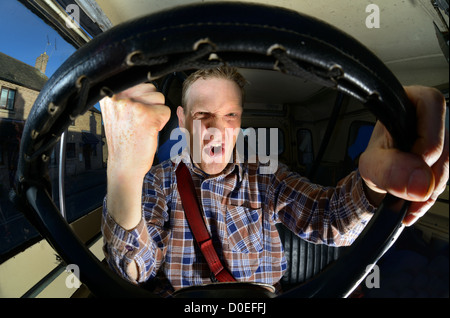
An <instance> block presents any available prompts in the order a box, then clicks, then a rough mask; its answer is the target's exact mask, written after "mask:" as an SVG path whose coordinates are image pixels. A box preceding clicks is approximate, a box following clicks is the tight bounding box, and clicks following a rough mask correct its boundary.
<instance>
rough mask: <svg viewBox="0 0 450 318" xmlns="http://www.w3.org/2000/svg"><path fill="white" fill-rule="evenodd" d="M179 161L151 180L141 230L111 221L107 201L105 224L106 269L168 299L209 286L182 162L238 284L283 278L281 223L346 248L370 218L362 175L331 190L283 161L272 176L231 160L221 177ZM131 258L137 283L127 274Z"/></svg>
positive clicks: (153, 173) (314, 239)
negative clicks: (181, 186) (181, 183)
mask: <svg viewBox="0 0 450 318" xmlns="http://www.w3.org/2000/svg"><path fill="white" fill-rule="evenodd" d="M177 160H178V161H177V162H176V163H175V164H173V163H172V161H171V160H167V161H165V162H163V163H161V164H159V165H157V166H154V167H153V168H152V169H151V170H150V171H149V173H148V174H147V175H146V177H145V179H144V185H143V194H142V215H143V217H142V220H141V222H140V223H139V224H138V225H137V226H136V228H134V229H132V230H130V231H126V230H124V229H123V228H121V227H120V226H119V225H118V224H117V223H116V222H115V221H114V220H113V219H112V217H111V216H110V215H109V214H108V212H107V209H106V199H107V198H105V201H104V207H103V221H102V232H103V235H104V252H105V255H106V260H107V262H108V264H109V266H110V267H112V268H113V269H114V270H115V271H116V272H117V273H119V274H120V275H121V276H122V277H124V278H125V279H127V280H129V281H131V282H133V283H144V282H147V281H153V282H155V281H158V282H159V284H160V285H161V284H162V288H163V290H164V292H165V293H168V294H170V293H171V292H173V291H174V290H177V289H180V288H183V287H187V286H192V285H200V284H208V283H211V273H210V271H209V268H208V264H207V263H206V261H205V259H204V258H203V256H202V254H201V252H200V249H199V248H198V246H197V245H196V243H195V241H194V239H193V235H192V233H191V231H190V229H189V226H188V223H187V221H186V218H185V215H184V211H183V207H182V203H181V201H180V199H179V193H178V189H177V180H176V175H175V170H176V168H177V167H178V163H179V160H182V161H183V162H184V163H185V164H186V166H187V167H188V168H189V171H190V172H191V175H192V178H193V181H194V184H195V187H196V190H197V195H198V198H199V200H200V203H201V205H202V208H203V213H204V220H205V223H206V226H207V228H208V230H209V231H210V234H211V236H212V238H213V243H214V246H215V247H216V250H217V253H218V255H219V258H220V259H221V260H222V262H223V264H224V265H225V266H227V268H228V269H229V270H230V271H231V273H232V274H233V276H234V277H235V278H236V280H238V281H250V282H260V283H267V284H270V285H275V284H277V283H278V282H279V280H280V279H281V277H282V276H283V273H284V271H285V270H286V266H287V265H286V259H285V257H284V253H283V246H282V243H281V241H280V237H279V234H278V231H277V229H276V227H275V224H276V223H279V222H281V223H283V224H284V225H285V226H287V227H288V228H289V229H290V230H291V231H293V232H294V233H296V234H297V235H298V236H300V237H301V238H303V239H305V240H308V241H310V242H314V243H325V244H328V245H334V246H342V245H349V244H351V243H352V242H353V241H354V239H355V238H356V237H357V236H358V235H359V233H360V232H361V231H362V229H363V228H364V226H365V224H367V222H368V221H369V219H370V218H371V216H372V214H373V209H374V208H373V207H372V206H371V205H370V204H369V202H368V201H367V200H366V198H365V196H364V191H363V186H362V182H363V181H362V179H361V177H360V175H359V173H358V172H357V171H355V172H353V173H351V174H350V175H349V176H347V177H346V178H344V179H343V180H341V181H340V183H339V184H338V185H337V186H336V187H335V188H331V187H322V186H319V185H316V184H312V183H310V182H309V181H308V180H307V179H306V178H303V177H301V176H300V175H298V174H296V173H293V172H290V171H289V170H288V169H287V167H286V166H285V165H282V164H280V163H279V164H278V170H277V171H276V172H275V173H273V174H260V173H258V170H259V169H260V168H261V165H262V164H259V163H230V164H229V165H228V166H227V167H226V168H225V169H224V171H223V173H222V174H221V175H219V176H216V177H208V176H207V175H206V174H205V173H204V172H202V171H201V170H200V169H198V168H196V167H195V166H193V164H192V162H191V160H190V156H189V154H188V153H187V152H186V151H184V152H183V153H182V154H181V156H180V157H178V159H177ZM133 260H134V261H135V262H136V264H137V266H138V271H139V277H138V280H137V281H135V280H133V279H131V278H130V276H129V275H128V273H127V270H126V269H127V266H128V264H130V262H132V261H133ZM155 277H157V278H158V279H156V280H154V279H153V278H155ZM160 287H161V286H160Z"/></svg>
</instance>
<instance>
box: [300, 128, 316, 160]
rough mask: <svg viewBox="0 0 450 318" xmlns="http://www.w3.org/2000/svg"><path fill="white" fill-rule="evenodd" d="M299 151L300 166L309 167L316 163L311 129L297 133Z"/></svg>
mask: <svg viewBox="0 0 450 318" xmlns="http://www.w3.org/2000/svg"><path fill="white" fill-rule="evenodd" d="M297 145H298V147H297V151H298V162H299V164H300V165H303V166H307V165H310V164H312V163H313V161H314V151H313V143H312V135H311V131H310V130H309V129H299V130H298V131H297Z"/></svg>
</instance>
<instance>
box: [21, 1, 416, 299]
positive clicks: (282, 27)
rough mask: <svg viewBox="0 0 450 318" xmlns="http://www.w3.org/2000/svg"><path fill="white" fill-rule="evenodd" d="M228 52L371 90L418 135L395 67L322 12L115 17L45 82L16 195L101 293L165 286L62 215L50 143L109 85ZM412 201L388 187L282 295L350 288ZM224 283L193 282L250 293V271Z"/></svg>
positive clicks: (395, 120) (236, 59)
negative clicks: (124, 266)
mask: <svg viewBox="0 0 450 318" xmlns="http://www.w3.org/2000/svg"><path fill="white" fill-rule="evenodd" d="M224 63H226V64H228V65H231V66H236V67H243V68H253V69H266V70H274V69H275V70H278V71H281V72H283V73H287V74H290V75H294V76H299V77H302V78H304V79H307V80H310V81H313V82H316V83H318V84H321V85H323V86H326V87H332V88H335V89H337V90H338V91H341V92H344V93H346V94H349V95H351V96H353V97H355V98H356V99H358V100H359V101H361V102H362V103H363V104H364V105H365V106H366V107H367V108H368V109H369V110H370V111H371V112H372V113H373V114H374V115H375V116H376V117H377V118H378V119H379V120H380V121H381V122H382V123H383V124H384V125H385V126H386V127H387V129H388V130H389V132H390V133H391V135H392V137H393V138H394V140H395V142H396V147H397V148H399V149H400V150H403V151H408V150H409V149H410V147H411V145H412V143H413V141H414V140H415V131H416V129H415V111H414V109H413V107H412V105H411V104H410V102H409V100H408V98H407V96H406V94H405V91H404V90H403V87H402V86H401V85H400V83H399V82H398V81H397V79H396V78H395V77H394V75H393V74H392V73H391V72H390V71H389V70H388V69H387V67H386V66H385V65H384V64H383V63H382V62H381V61H380V60H379V59H378V58H376V57H375V56H374V54H373V53H371V52H370V51H369V50H368V49H366V48H365V47H363V46H362V45H361V44H360V43H359V42H357V41H356V40H354V39H353V38H351V37H349V36H348V35H346V34H344V33H342V32H341V31H339V30H337V29H336V28H334V27H332V26H330V25H327V24H326V23H323V22H321V21H318V20H316V19H314V18H311V17H308V16H304V15H301V14H299V13H297V12H293V11H290V10H286V9H281V8H278V7H272V6H266V5H257V4H243V3H208V4H201V5H200V4H196V5H188V6H180V7H176V8H173V9H171V10H166V11H162V12H159V13H156V14H152V15H149V16H146V17H143V18H139V19H136V20H133V21H130V22H127V23H124V24H121V25H119V26H116V27H114V28H112V29H111V30H109V31H107V32H105V33H103V34H101V35H99V36H98V37H96V38H94V39H93V40H92V41H90V42H89V43H87V44H86V45H85V46H83V47H82V48H80V49H79V50H78V51H76V52H75V53H74V54H73V55H72V56H71V57H70V58H69V59H67V61H66V62H65V63H64V64H63V65H62V66H61V67H60V68H59V69H58V70H57V72H56V73H55V74H54V75H53V76H52V77H51V78H50V79H49V81H48V82H47V83H46V85H45V87H44V88H43V90H42V91H41V93H40V95H39V96H38V98H37V100H36V102H35V105H34V106H33V108H32V110H31V112H30V114H29V117H28V119H27V121H26V125H25V128H24V132H23V136H22V140H21V148H20V159H19V167H18V170H17V177H16V194H15V195H14V196H13V199H14V201H15V203H16V205H17V207H18V208H19V209H20V210H21V211H22V212H23V213H24V214H25V215H26V216H27V218H28V219H29V220H30V221H31V222H32V223H33V225H35V227H36V228H37V229H38V230H39V231H40V233H41V234H42V236H44V237H45V238H46V239H47V240H48V241H49V243H50V244H51V245H52V246H53V248H54V249H55V250H56V251H57V252H58V254H59V255H60V257H61V258H62V259H63V260H64V261H65V262H66V263H67V264H72V263H73V264H77V265H78V266H79V268H80V273H81V281H82V282H83V283H85V284H86V285H87V286H88V288H89V289H90V291H91V292H92V293H93V294H94V295H96V296H100V297H108V296H112V297H156V296H155V295H154V294H152V293H150V292H149V291H147V290H144V289H142V288H140V287H137V286H135V285H132V284H130V283H128V282H126V281H125V280H123V279H122V278H120V277H118V276H117V275H116V274H115V273H112V272H111V271H109V270H108V269H106V268H105V267H104V266H103V265H102V264H101V263H100V262H99V261H98V260H97V258H96V257H95V256H94V255H93V254H91V252H89V250H88V249H87V248H86V247H85V246H84V245H83V244H82V243H81V242H80V241H79V240H78V239H77V238H76V236H75V234H74V233H73V232H72V230H71V229H70V227H69V225H68V224H67V222H66V221H65V220H64V219H63V218H62V217H61V215H60V213H59V211H58V208H57V207H56V206H55V204H54V202H53V201H52V199H51V196H50V195H49V190H50V182H49V179H48V177H47V176H48V159H49V157H50V153H51V150H52V148H53V147H54V145H55V144H56V143H57V142H58V140H59V138H60V136H61V134H62V133H63V132H64V131H65V130H66V129H67V127H68V126H69V125H70V123H71V121H72V120H74V119H75V118H77V116H79V115H82V114H84V113H85V112H86V111H87V110H88V109H89V108H90V107H91V106H92V105H94V104H95V103H96V102H98V101H99V100H100V99H102V98H103V97H104V96H111V95H113V94H115V93H117V92H120V91H122V90H124V89H126V88H129V87H131V86H134V85H136V84H138V83H142V82H145V81H149V80H153V79H156V78H160V77H162V76H164V75H167V74H170V73H172V72H174V71H183V70H190V69H199V68H209V67H214V66H219V65H222V64H224ZM407 209H408V202H406V201H403V200H400V199H398V198H395V197H392V196H390V195H388V196H387V197H386V199H385V200H384V201H383V203H382V204H381V206H380V207H379V209H378V210H377V212H376V213H375V215H374V216H373V218H372V220H371V221H370V222H369V224H368V225H367V226H366V228H365V230H364V231H363V233H362V234H361V235H360V236H359V237H358V239H357V240H356V241H355V242H354V244H353V245H352V246H351V247H350V248H348V249H347V251H346V254H344V255H343V256H342V257H340V258H339V259H338V260H337V261H336V262H335V263H333V264H332V265H330V266H329V267H327V268H326V269H325V270H324V271H323V272H322V273H321V274H319V275H318V276H316V277H315V278H314V279H313V280H312V281H310V282H307V283H305V284H303V285H301V286H299V287H297V288H295V289H293V290H291V291H289V292H287V293H285V294H283V295H282V296H283V297H345V296H347V295H348V294H349V293H350V292H351V291H352V290H353V288H354V287H356V286H357V283H358V282H360V281H361V280H362V279H363V278H364V277H365V275H367V274H368V268H367V266H368V265H369V264H375V263H376V261H377V260H378V259H379V258H380V257H381V256H382V255H383V254H384V252H385V251H386V250H387V249H388V248H389V247H390V246H391V244H392V243H393V242H394V241H395V238H396V237H397V236H398V235H399V233H400V232H401V229H402V225H401V222H402V219H403V217H404V215H405V213H406V211H407ZM223 285H224V284H218V285H208V286H206V287H204V288H202V287H200V288H198V289H196V291H194V292H195V293H196V294H195V295H197V296H199V295H200V296H206V297H214V296H217V295H219V296H220V297H224V296H226V294H225V293H226V292H227V291H231V296H233V297H241V296H240V295H245V294H247V295H248V293H252V291H250V290H251V289H246V288H245V286H246V284H244V283H237V284H236V285H233V286H230V285H227V284H225V285H226V286H225V288H223ZM188 295H189V294H188ZM190 295H193V294H190ZM251 296H253V297H255V296H256V294H253V293H252V295H251Z"/></svg>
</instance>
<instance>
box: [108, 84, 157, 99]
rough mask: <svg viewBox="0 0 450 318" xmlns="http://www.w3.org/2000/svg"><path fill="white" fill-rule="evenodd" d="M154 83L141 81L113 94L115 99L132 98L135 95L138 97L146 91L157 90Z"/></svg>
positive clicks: (146, 92)
mask: <svg viewBox="0 0 450 318" xmlns="http://www.w3.org/2000/svg"><path fill="white" fill-rule="evenodd" d="M157 91H158V90H157V89H156V87H155V85H153V84H151V83H142V84H138V85H136V86H133V87H130V88H128V89H126V90H124V91H122V92H120V93H118V94H115V97H116V98H117V99H134V98H136V97H139V96H141V95H145V94H148V93H154V92H157Z"/></svg>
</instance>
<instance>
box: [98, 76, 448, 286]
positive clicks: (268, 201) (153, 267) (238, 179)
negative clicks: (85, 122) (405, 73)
mask: <svg viewBox="0 0 450 318" xmlns="http://www.w3.org/2000/svg"><path fill="white" fill-rule="evenodd" d="M244 83H245V80H244V79H243V77H242V76H241V75H240V74H239V73H238V72H237V71H236V69H234V68H229V67H221V68H218V69H211V70H201V71H198V72H196V73H194V74H193V75H191V76H190V77H189V78H188V79H187V80H186V81H185V83H184V84H183V94H182V104H183V105H182V106H180V107H178V109H177V115H178V119H179V125H180V127H182V128H185V129H186V130H187V131H188V132H189V135H190V138H189V141H190V142H189V143H188V145H189V147H187V149H186V150H185V151H183V153H182V154H181V156H180V157H179V158H178V159H177V160H175V161H174V162H175V163H173V162H172V161H171V160H168V161H165V162H163V163H161V164H160V165H157V166H156V167H153V168H152V169H151V170H150V168H151V167H152V163H153V158H154V155H155V151H156V147H157V135H158V132H159V131H160V130H161V129H162V128H163V127H164V125H165V124H166V122H167V121H168V119H169V117H170V112H169V109H168V108H167V107H166V106H164V96H163V95H162V94H160V93H159V92H157V91H156V89H155V87H154V86H152V85H149V84H142V85H138V86H136V87H133V88H130V89H128V90H126V91H124V92H122V93H120V94H117V95H115V96H113V97H112V98H106V99H104V100H102V102H101V108H102V114H103V119H104V122H105V132H106V137H107V141H108V194H107V198H106V199H105V205H104V214H103V215H104V218H103V224H102V230H103V234H104V240H105V246H104V250H105V254H106V258H107V260H108V263H109V264H110V266H111V267H112V268H113V269H115V270H116V271H117V272H118V273H119V274H120V275H122V276H123V277H124V278H125V279H127V280H129V281H131V282H134V283H144V282H148V281H155V278H156V280H158V281H160V282H164V284H165V286H163V288H165V290H166V291H167V292H168V293H169V294H170V293H171V292H173V291H174V290H177V289H179V288H182V287H187V286H191V285H200V284H208V283H211V275H210V271H209V269H208V266H207V263H206V262H205V260H204V258H203V257H202V256H201V253H200V251H199V249H198V247H197V246H196V245H195V241H194V239H193V236H192V233H191V232H190V230H189V226H188V224H187V222H186V218H185V215H184V211H183V207H182V203H181V201H180V197H179V194H178V190H177V179H176V176H175V170H176V169H177V167H178V164H179V162H180V161H183V162H184V163H185V164H186V166H187V167H188V168H189V171H190V173H191V175H192V179H193V181H194V184H195V187H196V190H197V194H198V198H199V201H200V202H201V204H202V210H203V213H204V219H205V223H206V225H207V228H208V230H209V232H210V234H211V236H212V237H213V241H214V246H215V247H216V249H217V253H218V255H219V257H220V258H221V260H222V261H223V263H224V264H225V266H226V267H227V268H228V269H229V270H230V272H231V273H232V274H233V276H234V277H235V278H236V279H237V280H238V281H252V282H262V283H267V284H270V285H276V284H277V283H278V281H279V280H280V278H281V277H282V275H283V272H284V271H285V269H286V260H285V258H284V255H283V251H282V246H281V241H280V238H279V236H278V232H277V230H276V228H275V224H276V223H278V222H282V223H283V224H285V225H286V226H287V227H288V228H289V229H291V230H292V231H293V232H295V233H296V234H297V235H299V236H300V237H302V238H304V239H306V240H309V241H312V242H318V243H325V244H330V245H348V244H351V243H352V242H353V241H354V239H355V238H356V237H357V236H358V234H359V233H360V232H361V231H362V229H363V228H364V226H365V224H367V222H368V220H369V219H370V218H371V216H372V212H373V210H374V206H376V205H378V204H379V203H380V202H381V200H382V199H383V197H384V195H385V193H386V192H390V193H392V194H393V195H396V196H398V197H401V198H404V199H407V200H411V201H414V203H413V204H412V207H411V211H410V213H409V214H408V215H407V216H406V217H405V220H404V223H405V224H406V225H410V224H412V223H414V222H415V220H417V218H419V217H420V216H421V215H423V214H424V213H425V212H426V211H427V210H428V209H429V207H430V206H431V205H432V204H433V203H434V201H435V200H436V198H437V196H438V195H439V194H440V193H441V192H442V191H443V189H444V188H445V183H446V181H447V179H448V138H447V137H445V136H447V135H448V133H447V134H446V133H445V132H444V130H445V129H444V117H445V114H444V113H445V106H444V103H445V102H444V99H443V97H442V95H440V94H439V93H438V92H437V91H435V90H433V89H429V88H424V87H411V88H407V93H408V95H409V97H410V99H411V100H412V102H413V104H414V105H415V106H416V108H417V115H418V136H419V137H418V139H417V141H416V143H415V144H414V147H413V150H412V152H413V153H412V154H408V153H402V152H400V151H398V150H396V149H394V148H393V147H392V139H391V138H390V136H389V134H388V133H387V131H386V129H385V128H384V127H383V125H382V124H380V123H377V125H376V127H375V129H374V132H373V134H372V137H371V140H370V143H369V146H368V147H367V150H366V151H365V152H364V153H363V154H362V156H361V159H360V163H359V170H358V171H355V172H353V173H351V174H350V175H349V176H347V177H346V178H344V179H343V180H341V181H340V183H339V184H338V185H337V186H336V187H335V188H323V187H321V186H318V185H314V184H311V183H310V182H309V181H308V180H306V179H305V178H302V177H301V176H299V175H298V174H296V173H292V172H290V171H288V169H287V168H286V167H285V166H284V165H281V164H279V165H278V169H277V170H276V172H274V173H272V174H261V173H260V170H261V166H262V164H260V163H258V162H256V163H248V162H240V161H239V160H237V158H235V157H233V156H235V154H234V155H233V153H234V152H233V149H234V148H235V143H236V134H235V133H233V132H235V131H236V129H237V128H239V127H240V124H241V116H242V111H243V109H242V104H243V101H242V98H243V86H244ZM195 143H197V144H195ZM444 143H445V145H444ZM196 149H197V150H198V153H195V152H194V150H196ZM194 159H195V160H194ZM149 170H150V171H149Z"/></svg>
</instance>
